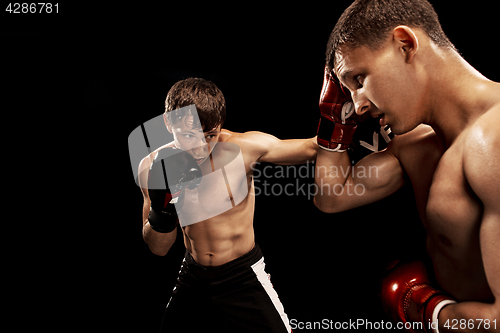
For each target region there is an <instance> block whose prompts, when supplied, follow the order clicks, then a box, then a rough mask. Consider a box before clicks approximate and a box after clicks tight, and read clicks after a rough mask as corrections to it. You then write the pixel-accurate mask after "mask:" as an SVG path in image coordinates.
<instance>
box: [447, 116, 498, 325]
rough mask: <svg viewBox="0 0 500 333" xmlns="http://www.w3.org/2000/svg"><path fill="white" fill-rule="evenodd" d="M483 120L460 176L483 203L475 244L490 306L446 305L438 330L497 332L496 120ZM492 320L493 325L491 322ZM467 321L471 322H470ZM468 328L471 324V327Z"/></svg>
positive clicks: (473, 134) (467, 149)
mask: <svg viewBox="0 0 500 333" xmlns="http://www.w3.org/2000/svg"><path fill="white" fill-rule="evenodd" d="M489 118H490V119H487V118H486V119H484V120H485V121H483V122H482V123H483V124H480V125H479V126H476V127H475V128H473V129H472V131H471V134H470V140H468V144H467V145H466V147H465V150H464V173H465V177H466V178H467V180H468V182H469V184H470V186H471V188H472V190H473V191H474V193H475V194H476V195H477V196H478V198H479V200H481V202H482V203H483V207H484V208H483V209H484V210H483V216H482V221H481V227H480V230H479V241H480V246H481V254H482V259H483V265H484V271H485V273H486V278H487V280H488V284H489V286H490V289H491V292H492V293H493V295H494V297H495V300H494V302H493V303H480V302H461V303H457V304H452V305H449V306H446V307H445V308H444V309H443V310H442V311H441V312H440V314H439V326H440V328H439V330H440V332H447V329H446V327H444V326H443V325H445V324H446V322H447V321H448V320H449V321H448V323H449V324H451V323H452V321H453V320H457V321H458V325H457V327H458V328H459V329H458V330H457V329H454V330H452V329H450V330H449V332H472V331H473V332H500V319H499V318H500V246H499V245H498V240H499V239H500V205H499V204H498V199H499V198H500V183H499V181H498V180H499V179H500V167H499V166H500V153H499V151H498V147H499V145H500V135H499V134H498V128H499V126H500V119H498V118H497V119H491V118H493V117H489ZM481 319H482V320H483V322H484V323H486V322H485V320H489V322H490V325H489V329H486V328H487V327H486V326H485V325H484V323H483V325H482V326H481V327H478V322H479V320H481ZM495 319H496V323H495V324H494V323H493V320H495ZM461 320H462V322H467V323H468V322H469V321H470V320H472V321H474V328H475V329H473V330H468V329H464V330H461V329H460V322H461ZM472 321H471V322H472ZM495 326H496V329H495ZM471 327H472V325H471Z"/></svg>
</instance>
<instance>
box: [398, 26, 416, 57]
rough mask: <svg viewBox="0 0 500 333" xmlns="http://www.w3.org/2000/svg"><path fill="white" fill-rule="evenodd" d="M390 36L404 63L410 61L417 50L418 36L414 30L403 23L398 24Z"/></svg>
mask: <svg viewBox="0 0 500 333" xmlns="http://www.w3.org/2000/svg"><path fill="white" fill-rule="evenodd" d="M392 36H393V41H394V42H395V43H396V45H397V47H398V49H399V51H400V52H401V54H402V55H403V56H404V57H405V61H406V63H408V64H409V63H411V62H412V61H413V59H414V57H415V54H416V53H417V51H418V38H417V35H415V32H414V31H413V30H412V29H411V28H409V27H407V26H405V25H400V26H397V27H396V28H394V30H393V32H392Z"/></svg>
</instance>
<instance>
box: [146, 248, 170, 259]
mask: <svg viewBox="0 0 500 333" xmlns="http://www.w3.org/2000/svg"><path fill="white" fill-rule="evenodd" d="M149 250H150V251H151V253H153V254H154V255H157V256H159V257H164V256H166V255H167V253H168V250H169V249H164V248H163V249H161V248H156V247H153V246H149Z"/></svg>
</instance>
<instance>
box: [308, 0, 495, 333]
mask: <svg viewBox="0 0 500 333" xmlns="http://www.w3.org/2000/svg"><path fill="white" fill-rule="evenodd" d="M326 60H327V61H326V66H327V68H326V74H325V80H326V81H327V82H328V85H324V88H323V92H322V94H321V100H320V109H321V115H322V118H321V122H325V121H328V122H330V124H329V125H328V126H327V127H324V126H323V127H322V126H321V124H320V127H319V129H320V131H319V132H318V143H319V145H320V147H321V148H322V149H320V150H319V152H318V156H317V162H316V173H315V182H316V184H317V185H318V186H319V188H320V190H319V191H318V195H317V196H316V197H315V198H314V201H315V204H316V206H317V207H318V208H319V209H321V210H322V211H324V212H329V213H334V212H339V211H344V210H348V209H351V208H354V207H358V206H361V205H365V204H368V203H372V202H375V201H377V200H380V199H382V198H384V197H387V196H389V195H390V194H392V193H394V192H395V191H396V190H398V189H399V188H401V187H402V186H403V185H404V184H405V183H410V184H411V185H412V186H413V190H414V194H415V199H416V204H417V208H418V211H419V215H420V218H421V220H422V223H423V224H424V227H425V229H426V232H427V252H428V255H429V257H430V260H431V265H430V267H429V265H424V264H423V263H422V262H400V263H395V264H394V265H392V267H391V268H390V269H389V270H388V272H387V276H386V277H385V279H384V280H383V283H382V289H381V298H382V303H383V305H384V307H385V308H386V309H387V311H388V312H389V313H390V316H391V317H392V318H393V319H394V320H395V321H399V322H403V323H406V324H420V325H407V326H405V327H406V328H409V330H410V331H418V332H447V331H450V332H472V331H473V332H483V331H484V332H498V331H499V330H500V328H499V326H500V325H499V320H500V246H499V245H498V240H499V239H500V205H499V204H498V202H499V198H500V181H499V180H500V167H499V165H500V153H499V150H498V147H499V146H500V131H499V129H500V84H498V83H496V82H493V81H491V80H489V79H487V78H486V77H484V76H483V75H482V74H481V73H479V72H478V71H477V70H476V69H474V68H473V67H472V66H471V65H470V64H468V63H467V62H466V61H465V60H464V59H463V58H462V57H461V56H460V54H459V53H458V52H457V51H456V49H455V47H454V46H453V44H452V43H451V42H450V41H449V39H448V38H447V37H446V35H445V34H444V32H443V30H442V28H441V25H440V23H439V21H438V18H437V14H436V12H435V11H434V9H433V8H432V6H431V5H430V4H429V3H428V2H427V1H426V0H356V1H354V2H353V4H352V5H351V6H349V7H348V8H347V9H346V10H345V11H344V13H343V14H342V15H341V17H340V19H339V20H338V22H337V24H336V26H335V28H334V29H333V31H332V33H331V35H330V39H329V42H328V46H327V59H326ZM336 77H338V79H339V81H338V82H337V81H336ZM335 84H338V86H336V87H335V89H332V88H331V89H329V91H326V92H325V87H328V86H331V85H335ZM343 91H344V92H345V93H346V95H344V94H343ZM332 101H336V102H332ZM346 103H347V104H348V103H352V104H353V105H354V110H355V113H352V112H346V110H348V109H349V107H350V106H349V105H347V106H346V107H344V106H345V105H346ZM367 115H369V116H371V117H373V118H376V119H378V120H379V123H380V125H389V126H390V127H391V129H392V131H393V132H394V133H395V134H396V136H395V138H394V139H393V140H392V141H391V143H390V144H389V145H388V148H387V149H386V150H384V151H382V152H379V153H373V154H370V155H368V156H366V157H365V158H363V159H361V160H360V161H359V162H358V163H357V164H356V165H355V166H354V167H353V168H352V169H351V173H350V174H349V173H346V174H345V175H344V174H338V173H336V174H335V176H332V175H331V174H330V173H329V171H328V170H330V168H331V167H336V168H339V167H343V168H344V170H346V168H347V167H349V166H350V161H349V156H348V154H347V152H345V148H346V147H348V146H349V143H350V139H351V137H352V131H353V130H354V127H355V126H356V123H358V122H359V121H360V120H362V119H361V118H362V117H366V116H367ZM325 119H326V120H325ZM370 166H372V167H376V168H377V170H378V172H377V173H376V176H374V177H363V178H360V177H353V175H354V174H355V172H356V170H357V169H358V168H361V167H363V168H366V169H368V167H370ZM356 185H358V186H362V187H363V188H364V189H365V191H364V192H363V195H359V196H352V195H351V196H348V195H347V194H346V191H338V190H337V191H331V188H334V187H345V186H356ZM336 193H337V194H338V195H337V194H336ZM339 193H340V194H339ZM402 223H404V221H402Z"/></svg>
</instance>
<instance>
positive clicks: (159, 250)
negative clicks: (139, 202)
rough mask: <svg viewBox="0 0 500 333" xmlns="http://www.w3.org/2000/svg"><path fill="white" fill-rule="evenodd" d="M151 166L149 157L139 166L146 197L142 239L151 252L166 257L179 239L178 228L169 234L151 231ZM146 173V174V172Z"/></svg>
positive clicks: (142, 187)
mask: <svg viewBox="0 0 500 333" xmlns="http://www.w3.org/2000/svg"><path fill="white" fill-rule="evenodd" d="M150 165H151V161H150V159H149V157H145V158H144V159H143V160H142V161H141V163H140V164H139V186H140V187H141V191H142V195H143V197H144V204H143V207H142V237H143V239H144V241H145V242H146V244H148V246H149V249H150V250H151V252H153V253H154V254H156V255H158V256H164V255H166V254H167V253H168V251H169V250H170V248H171V247H172V245H173V244H174V243H175V239H176V238H177V228H175V229H174V230H173V231H172V232H169V233H160V232H156V231H154V230H153V229H151V226H150V225H149V221H148V218H149V210H150V207H151V201H150V199H149V194H148V189H147V176H148V173H147V170H149V167H150ZM145 171H146V172H145Z"/></svg>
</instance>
